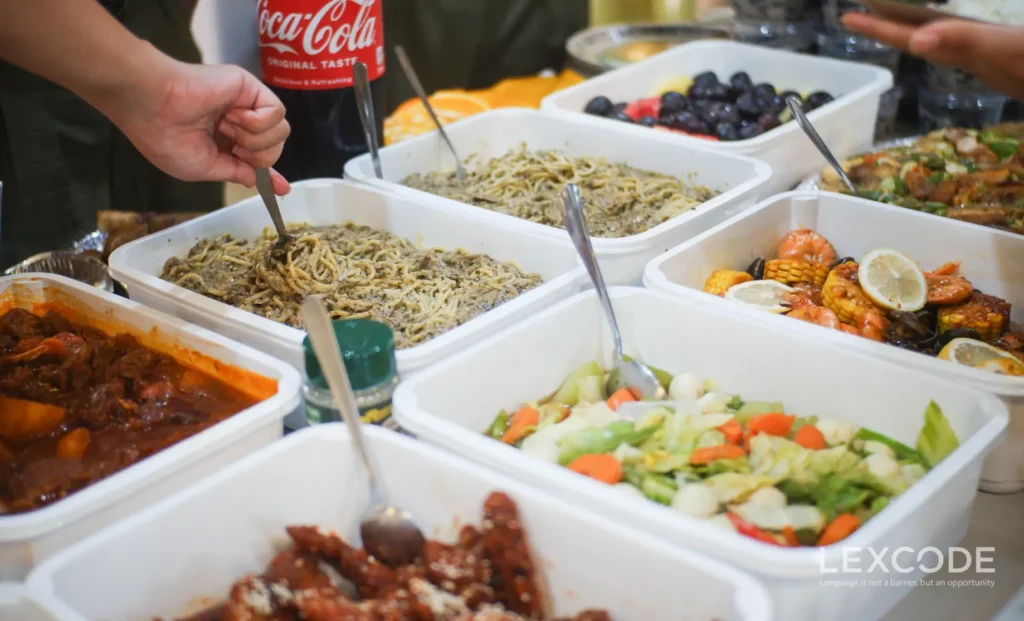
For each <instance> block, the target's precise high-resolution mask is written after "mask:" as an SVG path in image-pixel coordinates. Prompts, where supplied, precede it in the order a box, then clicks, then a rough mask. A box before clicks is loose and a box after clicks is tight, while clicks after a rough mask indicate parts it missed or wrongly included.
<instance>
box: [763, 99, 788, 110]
mask: <svg viewBox="0 0 1024 621" xmlns="http://www.w3.org/2000/svg"><path fill="white" fill-rule="evenodd" d="M786 106H787V104H786V100H785V99H783V98H782V97H781V96H780V95H776V96H774V97H772V98H770V99H768V100H766V101H765V106H764V111H765V112H768V113H771V114H779V113H780V112H782V111H783V110H785V109H786Z"/></svg>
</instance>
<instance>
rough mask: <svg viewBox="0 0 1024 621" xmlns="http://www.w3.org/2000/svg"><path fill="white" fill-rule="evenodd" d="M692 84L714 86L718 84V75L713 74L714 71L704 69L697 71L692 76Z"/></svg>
mask: <svg viewBox="0 0 1024 621" xmlns="http://www.w3.org/2000/svg"><path fill="white" fill-rule="evenodd" d="M693 83H694V84H701V85H703V86H714V85H716V84H718V76H717V75H715V72H714V71H705V72H704V73H699V74H697V75H695V76H694V77H693Z"/></svg>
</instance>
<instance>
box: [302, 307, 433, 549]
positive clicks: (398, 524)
mask: <svg viewBox="0 0 1024 621" xmlns="http://www.w3.org/2000/svg"><path fill="white" fill-rule="evenodd" d="M302 320H303V323H305V325H306V331H307V332H308V333H309V340H310V342H311V344H312V345H313V352H314V353H315V354H316V357H317V360H318V361H319V362H320V368H321V370H322V371H323V373H324V378H325V379H326V380H327V385H328V387H330V389H331V396H332V397H334V406H335V407H336V408H337V409H338V411H339V412H341V416H342V418H344V419H345V423H346V424H347V425H348V430H349V433H350V434H351V436H352V445H353V446H354V447H355V449H356V453H357V454H358V455H359V458H360V459H361V460H362V462H363V467H364V468H365V470H366V478H367V481H368V483H369V487H370V503H369V505H368V506H367V508H366V511H364V512H363V517H362V521H361V522H360V524H359V534H360V536H361V537H362V539H363V547H364V548H366V551H367V552H369V553H370V554H372V555H373V556H374V557H375V558H376V559H377V560H379V561H380V562H382V563H384V564H386V565H390V566H392V567H397V566H399V565H404V564H407V563H410V562H412V561H413V560H415V559H416V558H417V557H420V556H421V555H422V554H423V546H424V544H425V543H426V540H425V539H424V537H423V532H422V531H420V529H419V528H418V527H417V526H416V522H415V521H414V520H413V518H412V515H411V514H410V513H409V512H408V511H406V510H404V509H401V508H399V507H396V506H395V505H392V504H390V503H388V502H387V500H386V498H387V495H386V493H385V490H384V486H383V481H382V479H381V477H380V470H379V468H377V465H376V463H375V461H374V459H373V455H372V453H371V452H370V450H369V447H367V445H366V440H365V438H364V436H363V428H362V421H360V419H359V407H358V406H357V405H356V398H355V395H354V394H353V392H352V385H351V384H350V383H349V380H348V373H347V372H346V371H345V365H344V363H343V362H342V358H341V351H340V350H339V349H338V341H337V339H336V338H335V336H334V329H333V327H332V326H331V319H330V317H329V316H328V315H327V309H325V308H324V305H323V302H321V301H320V298H318V297H315V296H310V297H307V298H306V299H305V300H304V301H303V302H302Z"/></svg>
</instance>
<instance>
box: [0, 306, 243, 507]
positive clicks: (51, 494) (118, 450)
mask: <svg viewBox="0 0 1024 621" xmlns="http://www.w3.org/2000/svg"><path fill="white" fill-rule="evenodd" d="M256 401H257V399H255V398H253V397H251V396H249V395H247V394H244V393H242V392H240V391H238V390H236V389H235V388H233V387H231V386H229V385H227V384H226V383H224V382H222V381H219V380H217V379H215V378H213V377H211V376H209V375H206V374H205V373H202V372H200V371H197V370H195V369H192V368H189V367H186V366H184V365H182V364H181V363H179V362H178V361H176V360H175V359H174V358H172V357H170V356H168V355H166V354H163V353H159V352H156V351H153V350H151V349H148V348H146V347H143V346H142V345H140V344H139V342H138V341H137V340H136V339H135V337H133V336H131V335H129V334H117V335H115V336H113V337H111V336H109V335H107V334H105V333H104V332H101V331H99V330H96V329H93V328H90V327H87V326H82V325H77V324H72V323H71V322H69V321H68V320H67V319H66V318H65V317H64V316H63V315H61V314H60V313H58V312H56V311H49V312H46V314H44V315H42V316H39V315H36V314H34V313H32V312H29V311H27V310H23V309H17V308H16V309H11V310H8V311H7V312H6V313H4V314H3V316H0V515H5V514H16V513H24V512H27V511H32V510H34V509H38V508H40V507H43V506H46V505H48V504H50V503H53V502H56V501H58V500H60V499H62V498H64V497H66V496H68V495H69V494H72V493H74V492H76V491H78V490H80V489H82V488H84V487H86V486H88V485H91V484H92V483H95V482H96V481H99V480H101V479H103V478H105V477H108V476H110V475H112V474H114V473H116V472H118V471H120V470H123V469H124V468H127V467H128V466H130V465H132V464H134V463H136V462H138V461H140V460H143V459H145V458H146V457H149V456H150V455H152V454H154V453H156V452H158V451H161V450H163V449H165V448H167V447H168V446H171V445H172V444H175V443H177V442H180V441H181V440H184V439H185V438H188V437H189V436H192V435H194V434H196V433H199V432H200V431H202V430H204V429H206V428H208V427H210V426H212V425H215V424H217V423H218V422H220V421H222V420H224V419H225V418H227V417H229V416H231V415H233V414H236V413H238V412H240V411H242V410H244V409H246V408H248V407H249V406H251V405H253V404H254V403H255V402H256Z"/></svg>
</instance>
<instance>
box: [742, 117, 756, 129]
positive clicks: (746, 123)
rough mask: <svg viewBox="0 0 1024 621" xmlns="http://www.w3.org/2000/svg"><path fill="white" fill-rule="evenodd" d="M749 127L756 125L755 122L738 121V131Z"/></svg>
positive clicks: (747, 120)
mask: <svg viewBox="0 0 1024 621" xmlns="http://www.w3.org/2000/svg"><path fill="white" fill-rule="evenodd" d="M751 125H757V122H756V121H751V120H750V119H740V129H743V128H744V127H750V126H751Z"/></svg>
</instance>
